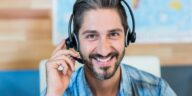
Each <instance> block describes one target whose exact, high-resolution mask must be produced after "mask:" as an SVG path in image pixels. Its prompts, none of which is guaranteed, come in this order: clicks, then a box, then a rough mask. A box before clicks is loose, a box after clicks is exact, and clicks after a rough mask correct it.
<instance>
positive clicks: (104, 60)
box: [97, 57, 111, 62]
mask: <svg viewBox="0 0 192 96" xmlns="http://www.w3.org/2000/svg"><path fill="white" fill-rule="evenodd" d="M110 59H111V57H108V58H106V59H100V58H97V60H98V61H99V62H107V61H109V60H110Z"/></svg>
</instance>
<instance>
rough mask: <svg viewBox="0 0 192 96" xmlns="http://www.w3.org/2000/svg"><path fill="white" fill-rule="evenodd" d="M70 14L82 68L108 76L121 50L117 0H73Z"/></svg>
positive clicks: (121, 15) (123, 26)
mask: <svg viewBox="0 0 192 96" xmlns="http://www.w3.org/2000/svg"><path fill="white" fill-rule="evenodd" d="M73 14H74V33H76V32H77V33H76V34H77V37H78V40H79V44H80V54H81V56H82V58H83V59H84V60H85V70H87V71H89V72H90V74H92V75H94V76H95V77H96V78H98V79H100V80H105V79H109V78H111V77H112V76H113V75H114V74H115V72H116V70H117V69H118V68H119V64H120V62H121V60H122V58H123V56H124V53H125V45H124V42H125V32H126V31H127V28H128V27H127V16H126V13H125V10H124V8H123V6H122V5H121V3H120V1H119V0H77V2H76V3H75V5H74V11H73Z"/></svg>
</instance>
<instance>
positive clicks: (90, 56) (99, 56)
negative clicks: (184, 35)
mask: <svg viewBox="0 0 192 96" xmlns="http://www.w3.org/2000/svg"><path fill="white" fill-rule="evenodd" d="M110 56H111V57H118V56H119V54H118V52H116V51H114V52H111V53H109V54H107V55H106V56H103V55H101V54H98V53H93V54H90V55H89V58H94V59H96V58H107V57H110Z"/></svg>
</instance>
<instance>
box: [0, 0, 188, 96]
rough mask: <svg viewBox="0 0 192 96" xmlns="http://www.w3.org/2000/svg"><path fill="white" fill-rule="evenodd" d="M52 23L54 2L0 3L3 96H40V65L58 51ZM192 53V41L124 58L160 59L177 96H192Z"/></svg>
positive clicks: (153, 46) (136, 47) (138, 49)
mask: <svg viewBox="0 0 192 96" xmlns="http://www.w3.org/2000/svg"><path fill="white" fill-rule="evenodd" d="M140 1H141V0H140ZM173 1H180V0H173ZM176 5H177V4H176ZM178 6H179V5H178ZM191 12H192V11H191ZM191 14H192V13H191ZM52 24H53V18H52V0H0V96H39V94H40V75H39V63H40V61H41V60H44V59H47V58H49V57H50V55H51V53H52V51H53V50H54V48H55V45H54V44H53V41H52V39H53V37H52V31H53V30H52V29H53V27H52ZM191 54H192V41H191V42H178V43H177V42H174V43H135V44H131V45H130V46H129V47H127V48H126V54H125V55H126V56H156V57H158V58H159V60H160V66H161V77H162V78H164V79H165V80H166V81H167V82H168V83H169V84H170V86H171V87H172V88H173V90H174V91H175V92H176V93H177V94H178V96H192V91H191V90H192V86H191V85H192V59H191V58H192V55H191ZM149 67H150V66H149Z"/></svg>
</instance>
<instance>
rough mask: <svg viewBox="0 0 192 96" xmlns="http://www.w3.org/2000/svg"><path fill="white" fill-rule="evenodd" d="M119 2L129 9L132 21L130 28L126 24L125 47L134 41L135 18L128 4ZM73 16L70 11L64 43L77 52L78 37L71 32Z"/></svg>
mask: <svg viewBox="0 0 192 96" xmlns="http://www.w3.org/2000/svg"><path fill="white" fill-rule="evenodd" d="M120 2H123V3H124V4H125V5H126V7H127V8H128V11H129V13H130V17H131V21H132V30H131V29H130V28H129V25H128V29H127V32H126V35H125V47H127V46H128V45H129V43H134V42H135V40H136V32H135V19H134V15H133V12H132V10H131V7H130V6H129V4H128V3H127V2H126V1H125V0H121V1H120ZM73 18H74V15H73V13H72V14H71V17H70V20H69V24H68V35H69V37H68V38H67V39H66V42H65V44H66V47H67V49H69V48H74V49H75V50H76V51H77V52H79V42H78V38H77V36H76V34H75V33H74V32H71V25H72V21H73Z"/></svg>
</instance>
